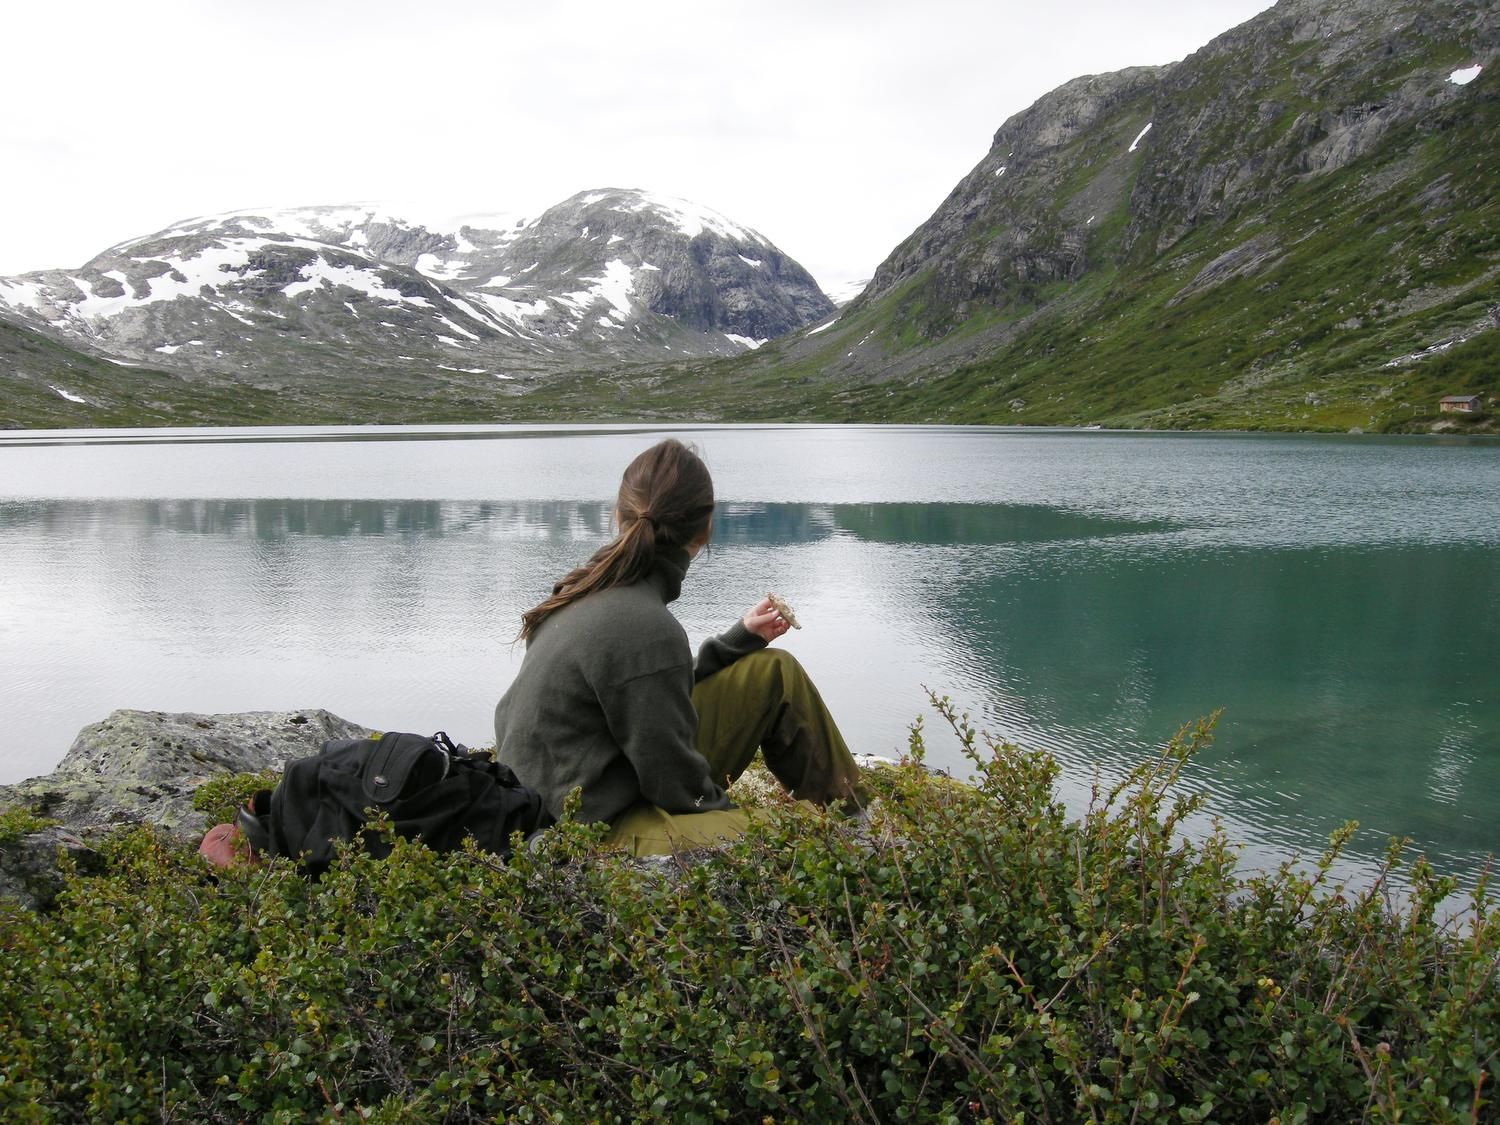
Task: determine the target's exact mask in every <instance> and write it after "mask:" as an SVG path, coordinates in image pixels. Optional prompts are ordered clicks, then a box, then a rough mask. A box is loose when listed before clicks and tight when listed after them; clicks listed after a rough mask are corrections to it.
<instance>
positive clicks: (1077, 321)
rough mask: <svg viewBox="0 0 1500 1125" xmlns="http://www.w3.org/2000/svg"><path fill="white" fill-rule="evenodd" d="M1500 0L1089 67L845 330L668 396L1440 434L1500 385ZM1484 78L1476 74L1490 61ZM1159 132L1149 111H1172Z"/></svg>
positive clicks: (1362, 4)
mask: <svg viewBox="0 0 1500 1125" xmlns="http://www.w3.org/2000/svg"><path fill="white" fill-rule="evenodd" d="M1497 43H1500V19H1497V6H1496V4H1494V3H1493V2H1490V3H1484V4H1478V5H1476V4H1472V3H1452V2H1449V3H1415V2H1407V3H1396V4H1375V3H1371V2H1369V0H1354V2H1352V3H1342V4H1327V3H1323V4H1317V3H1312V2H1310V0H1287V2H1283V3H1282V4H1279V5H1277V7H1275V8H1273V9H1271V10H1270V11H1268V12H1266V13H1263V14H1262V15H1261V16H1259V17H1257V18H1256V19H1254V20H1252V21H1250V22H1249V23H1247V24H1245V25H1244V26H1242V27H1240V28H1237V29H1235V30H1234V31H1231V32H1229V33H1226V34H1225V35H1223V36H1221V37H1220V38H1218V39H1216V40H1215V41H1214V42H1213V43H1210V44H1209V45H1208V46H1206V47H1205V48H1203V49H1202V50H1201V51H1199V52H1197V53H1196V54H1194V55H1193V56H1191V57H1189V58H1188V59H1185V60H1183V61H1182V62H1181V63H1177V64H1175V65H1173V66H1171V67H1165V68H1137V69H1133V70H1127V71H1122V72H1119V73H1117V74H1112V75H1101V76H1092V77H1089V78H1083V79H1078V80H1076V81H1074V82H1071V83H1068V84H1067V85H1065V86H1063V87H1061V88H1060V89H1059V90H1056V91H1054V92H1053V93H1051V94H1049V95H1047V96H1046V97H1045V98H1043V99H1042V100H1041V101H1039V102H1038V103H1037V104H1036V105H1034V106H1033V107H1031V108H1030V109H1028V110H1027V111H1025V112H1024V113H1022V114H1018V115H1017V116H1016V117H1014V118H1012V119H1011V120H1009V121H1007V122H1006V124H1005V125H1004V126H1002V127H1001V129H1000V130H999V132H998V133H997V134H996V137H995V143H994V145H993V146H992V148H991V150H990V152H989V153H988V154H987V155H986V157H985V158H984V160H982V161H981V162H980V164H979V165H978V166H977V167H976V168H975V169H974V171H973V172H971V173H970V175H969V176H968V177H966V178H965V180H964V181H963V182H962V183H960V184H959V185H958V187H956V188H955V189H954V191H953V193H952V194H951V195H950V197H949V198H948V200H947V201H945V203H944V204H943V206H942V207H941V208H939V210H938V211H937V212H936V214H934V216H933V218H932V219H931V220H929V222H928V223H926V224H924V225H923V226H922V227H921V228H919V229H918V230H917V231H916V232H914V233H913V234H912V235H911V237H910V238H908V239H907V240H906V241H905V242H903V243H902V245H901V246H899V247H897V248H896V250H895V251H893V252H892V254H891V255H890V257H889V258H888V259H887V260H886V262H885V263H884V264H882V266H881V267H880V270H879V271H878V272H877V274H876V276H875V278H874V280H873V282H872V283H871V285H870V287H869V288H868V289H867V290H866V291H865V293H864V294H862V295H861V296H860V297H859V298H858V299H857V300H856V301H855V302H853V303H852V304H851V305H850V306H848V307H847V308H846V309H845V310H844V311H843V313H842V315H841V316H840V317H839V318H838V319H837V320H836V321H835V322H834V323H833V324H832V326H831V327H828V326H824V327H821V328H815V329H814V330H813V331H812V332H803V333H800V334H798V335H797V336H795V337H792V338H788V339H786V340H783V341H776V342H773V343H772V344H771V345H768V346H767V347H766V348H763V349H761V351H759V352H757V353H756V354H755V355H753V356H747V357H743V358H741V359H739V360H736V361H735V362H734V363H732V364H729V365H718V366H716V367H714V368H712V369H705V368H702V367H692V368H687V369H683V370H681V371H680V372H678V373H677V375H676V377H672V378H667V379H664V380H660V381H658V382H656V383H655V385H654V387H653V388H651V396H650V397H651V398H652V399H654V400H657V401H659V402H660V403H662V405H663V408H666V409H672V410H687V411H693V410H696V411H700V412H708V413H711V414H714V415H715V416H721V417H728V418H739V417H748V418H756V417H765V418H769V417H822V418H836V419H850V420H853V419H860V420H872V421H873V420H880V421H949V422H996V423H1040V424H1091V423H1100V424H1104V425H1122V426H1148V427H1235V428H1251V429H1262V428H1269V429H1338V430H1343V429H1351V428H1360V429H1378V430H1393V429H1425V428H1427V427H1429V426H1430V425H1432V424H1434V423H1437V422H1438V404H1437V402H1438V399H1439V398H1440V397H1441V396H1443V395H1446V394H1460V393H1461V394H1478V395H1480V396H1482V398H1483V399H1484V400H1485V403H1486V405H1487V406H1488V407H1489V408H1490V412H1491V413H1490V417H1489V418H1482V419H1479V420H1478V421H1474V420H1468V419H1464V420H1458V419H1455V418H1454V416H1453V415H1444V416H1443V418H1442V422H1441V423H1440V424H1441V425H1445V426H1464V427H1466V428H1471V429H1472V428H1480V429H1483V428H1492V427H1493V425H1494V422H1493V411H1494V405H1495V404H1494V403H1493V402H1492V401H1491V400H1493V399H1495V398H1496V397H1497V396H1500V362H1497V360H1500V332H1497V331H1495V329H1497V328H1500V194H1497V170H1496V166H1495V161H1494V160H1493V157H1492V154H1493V152H1494V151H1495V138H1496V137H1500V68H1497V67H1495V66H1493V65H1489V66H1485V67H1484V69H1483V70H1482V71H1481V72H1480V73H1479V74H1478V76H1477V77H1476V78H1474V79H1473V80H1472V81H1469V82H1467V84H1463V83H1461V82H1459V81H1454V80H1453V77H1452V76H1453V75H1454V73H1455V72H1456V71H1467V70H1468V68H1470V67H1472V66H1473V65H1474V64H1476V63H1488V62H1491V61H1492V60H1493V59H1494V57H1495V56H1496V54H1497V53H1500V52H1497V50H1496V44H1497ZM1467 76H1468V75H1467V74H1466V73H1461V74H1459V75H1458V77H1459V78H1464V77H1467ZM1148 124H1149V125H1150V129H1149V131H1145V132H1144V133H1143V130H1146V126H1147V125H1148Z"/></svg>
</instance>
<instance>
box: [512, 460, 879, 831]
mask: <svg viewBox="0 0 1500 1125" xmlns="http://www.w3.org/2000/svg"><path fill="white" fill-rule="evenodd" d="M713 510H714V492H713V480H712V478H711V477H710V476H709V473H708V468H707V466H705V465H704V463H703V461H702V459H701V458H699V457H698V455H697V454H696V453H694V452H693V451H692V450H691V449H689V448H688V447H687V446H685V445H683V444H682V443H681V442H679V441H676V440H675V439H670V438H669V439H667V440H666V441H662V442H659V443H657V444H656V445H653V446H652V447H651V448H650V449H648V450H646V451H645V452H644V453H642V454H641V455H640V456H638V457H636V459H635V460H633V461H632V462H631V463H630V465H629V466H628V467H627V468H626V470H625V475H624V477H623V479H622V480H621V481H620V491H619V496H618V499H617V501H616V504H615V523H616V525H617V531H618V534H617V536H616V538H615V539H614V540H613V541H612V542H610V543H609V544H607V545H606V546H605V547H603V548H602V549H600V550H599V551H598V552H597V553H596V554H595V555H594V556H593V557H592V558H591V559H589V561H588V562H586V563H585V564H584V565H582V566H580V567H578V568H577V569H575V570H573V571H571V572H569V573H568V574H567V575H566V576H564V578H563V579H562V581H560V582H558V583H557V585H556V586H554V587H553V589H552V595H551V596H550V597H548V598H546V599H545V600H544V601H542V602H541V604H539V605H537V606H536V607H534V608H533V609H530V610H528V611H527V612H526V613H524V614H522V615H521V637H522V639H523V640H525V641H526V656H525V659H524V660H523V661H522V663H521V670H520V672H519V674H518V675H517V676H516V679H515V682H514V683H513V684H512V685H511V686H510V688H509V689H508V690H507V691H506V693H505V695H504V696H503V697H502V698H501V700H500V703H499V705H498V706H497V707H496V708H495V749H496V754H497V756H498V757H499V759H500V760H501V761H503V762H505V763H507V764H508V765H510V767H511V768H512V769H513V770H515V772H516V774H517V775H518V776H519V777H520V778H521V780H522V781H523V782H524V783H525V784H527V785H529V786H531V787H532V788H533V789H535V790H537V791H538V792H540V793H541V795H542V801H543V805H544V808H545V812H546V813H547V814H548V815H549V816H550V817H552V818H554V819H555V818H556V817H558V816H559V815H560V814H561V812H562V806H563V801H564V799H565V798H566V797H567V795H568V794H569V793H570V792H571V791H572V790H573V789H575V788H577V789H580V790H581V791H582V806H581V811H580V814H579V815H580V817H581V819H583V820H587V821H608V822H609V824H610V825H611V832H610V835H609V840H610V842H612V843H614V844H616V845H618V846H621V847H624V848H626V849H628V850H629V851H630V852H632V853H633V854H635V855H659V854H666V853H669V852H672V851H676V850H678V849H681V848H689V847H696V846H702V845H705V844H711V843H715V842H718V841H722V840H726V839H731V838H733V837H735V836H737V835H739V834H740V833H741V832H743V831H744V829H745V827H746V824H747V820H746V817H745V814H744V813H743V812H741V811H740V810H738V809H736V808H735V807H734V806H733V804H732V803H731V802H730V799H729V796H728V794H727V793H726V792H725V790H726V789H727V788H728V786H729V784H730V783H731V782H733V781H734V780H735V779H736V778H738V777H739V776H740V774H742V773H743V772H744V771H745V768H746V767H747V766H748V765H749V764H750V761H751V760H752V759H753V758H754V756H755V752H756V750H757V748H758V749H760V750H761V751H762V753H763V754H764V755H765V761H766V765H767V767H768V768H769V769H770V771H771V773H772V774H774V775H775V777H776V778H777V780H778V781H780V782H781V784H782V785H783V786H784V787H785V788H786V789H787V791H788V792H790V793H791V795H792V796H793V797H795V798H798V799H800V800H807V801H812V802H814V803H816V804H819V805H826V804H828V803H830V802H832V801H842V802H844V803H846V805H848V806H854V805H857V804H858V803H859V801H860V788H859V768H858V767H857V766H856V765H855V763H854V760H853V759H852V758H851V757H850V754H849V748H848V747H847V746H846V745H845V743H844V739H843V736H842V735H840V734H839V731H838V727H837V726H836V725H835V724H834V722H833V718H832V717H831V716H830V715H829V713H828V710H827V708H826V707H825V706H824V704H823V700H822V698H821V697H820V696H819V695H818V692H817V689H816V688H815V687H814V686H813V684H812V681H811V680H810V679H809V678H808V676H807V673H806V672H805V671H803V669H802V666H801V665H800V664H799V663H798V662H797V660H796V658H795V657H793V656H792V655H791V654H790V653H787V652H784V651H781V650H771V649H768V648H767V647H766V646H767V645H768V644H769V643H770V642H771V641H773V640H775V639H776V638H777V637H779V636H781V634H783V633H785V632H786V630H787V628H788V627H789V626H788V622H787V620H786V619H785V617H783V616H782V614H781V613H780V612H779V611H778V610H777V609H776V608H775V606H773V605H772V602H771V599H770V598H769V597H767V598H765V599H763V600H762V601H760V602H759V603H757V604H756V605H755V606H754V607H753V608H752V609H751V610H750V611H749V612H748V613H746V614H745V616H744V617H743V618H742V619H741V620H740V621H738V622H736V623H735V624H734V625H733V626H731V627H730V628H729V630H728V631H727V632H725V633H723V634H722V635H720V636H718V637H713V638H710V639H709V640H707V641H705V642H704V643H703V646H702V647H701V648H700V649H699V651H698V657H697V660H696V661H695V660H694V659H693V655H692V650H691V648H690V647H689V645H688V640H687V634H686V633H685V632H684V630H683V628H682V626H681V625H680V624H679V623H678V621H677V619H676V618H675V617H673V616H672V614H671V613H670V612H669V611H668V609H667V606H668V604H669V603H671V602H672V601H673V600H675V599H676V598H677V596H678V594H679V593H680V592H681V589H682V581H683V578H684V577H685V576H686V574H687V570H688V566H689V564H690V563H691V562H692V560H693V558H694V557H696V556H697V554H698V552H699V551H701V550H702V549H703V547H704V546H705V545H706V544H707V543H708V538H709V532H710V529H711V524H712V520H713Z"/></svg>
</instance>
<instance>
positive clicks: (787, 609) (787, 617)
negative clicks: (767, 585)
mask: <svg viewBox="0 0 1500 1125" xmlns="http://www.w3.org/2000/svg"><path fill="white" fill-rule="evenodd" d="M766 600H767V601H768V602H770V603H771V608H772V609H774V610H775V611H776V612H777V613H779V614H781V616H782V619H783V620H784V621H785V622H786V623H787V624H788V625H790V626H791V627H792V628H793V629H800V628H802V625H801V624H800V623H799V622H798V621H797V615H796V614H795V613H793V612H792V607H791V606H789V605H787V604H786V602H784V601H782V600H781V599H780V598H778V597H777V596H776V595H775V594H767V595H766Z"/></svg>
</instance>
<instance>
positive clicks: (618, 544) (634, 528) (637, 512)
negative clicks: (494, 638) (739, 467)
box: [520, 438, 714, 641]
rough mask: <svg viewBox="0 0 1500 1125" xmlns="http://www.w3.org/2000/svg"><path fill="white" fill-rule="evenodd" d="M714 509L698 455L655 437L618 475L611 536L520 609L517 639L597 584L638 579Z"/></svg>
mask: <svg viewBox="0 0 1500 1125" xmlns="http://www.w3.org/2000/svg"><path fill="white" fill-rule="evenodd" d="M713 511H714V485H713V478H712V477H710V476H709V473H708V466H707V465H705V464H704V463H703V459H702V458H701V457H699V456H698V454H697V453H696V452H695V451H694V450H693V449H692V448H690V447H689V446H686V445H684V444H683V443H682V442H680V441H678V440H677V439H676V438H667V439H666V440H665V441H659V442H657V443H656V444H655V445H653V446H652V447H651V448H650V449H648V450H646V451H645V452H644V453H642V454H640V455H639V456H638V457H636V458H635V460H633V461H631V462H630V464H629V465H628V466H626V468H625V473H624V475H623V476H622V477H621V479H620V491H619V494H618V496H617V497H616V500H615V518H616V519H617V520H619V523H620V526H619V528H618V530H617V533H616V535H615V537H614V539H612V540H610V542H608V543H607V544H605V545H604V546H603V547H601V548H600V549H599V550H598V551H596V552H595V553H594V555H593V556H592V557H591V558H590V559H589V561H588V562H586V563H584V564H583V565H582V566H580V567H577V568H575V569H573V570H571V571H569V572H568V573H567V574H565V575H564V576H563V578H562V580H561V581H560V582H558V583H557V584H556V585H555V586H553V587H552V595H551V596H550V597H548V598H545V599H543V600H542V601H541V602H540V603H539V604H537V605H535V606H533V607H532V608H531V609H529V610H527V611H526V612H525V613H523V614H521V636H520V639H521V640H523V641H530V640H531V638H532V637H533V636H534V635H535V634H536V631H537V629H538V628H540V627H541V624H542V622H543V621H545V620H547V618H549V617H551V616H552V615H553V614H554V613H556V612H557V611H558V610H560V609H562V608H563V607H564V606H567V605H571V604H573V603H574V602H576V601H578V600H579V599H581V598H585V597H587V596H588V595H589V594H592V593H594V592H595V591H597V590H608V589H609V588H610V587H612V586H628V585H630V584H632V583H635V582H639V581H640V580H641V579H643V578H645V577H646V575H648V574H650V573H651V570H652V568H653V567H655V566H656V556H657V551H658V549H659V548H661V547H679V548H686V547H688V546H689V545H690V544H691V543H693V542H695V541H696V540H698V539H699V538H700V537H702V536H704V535H705V534H706V533H707V532H708V530H709V527H710V526H711V521H712V518H713Z"/></svg>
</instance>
